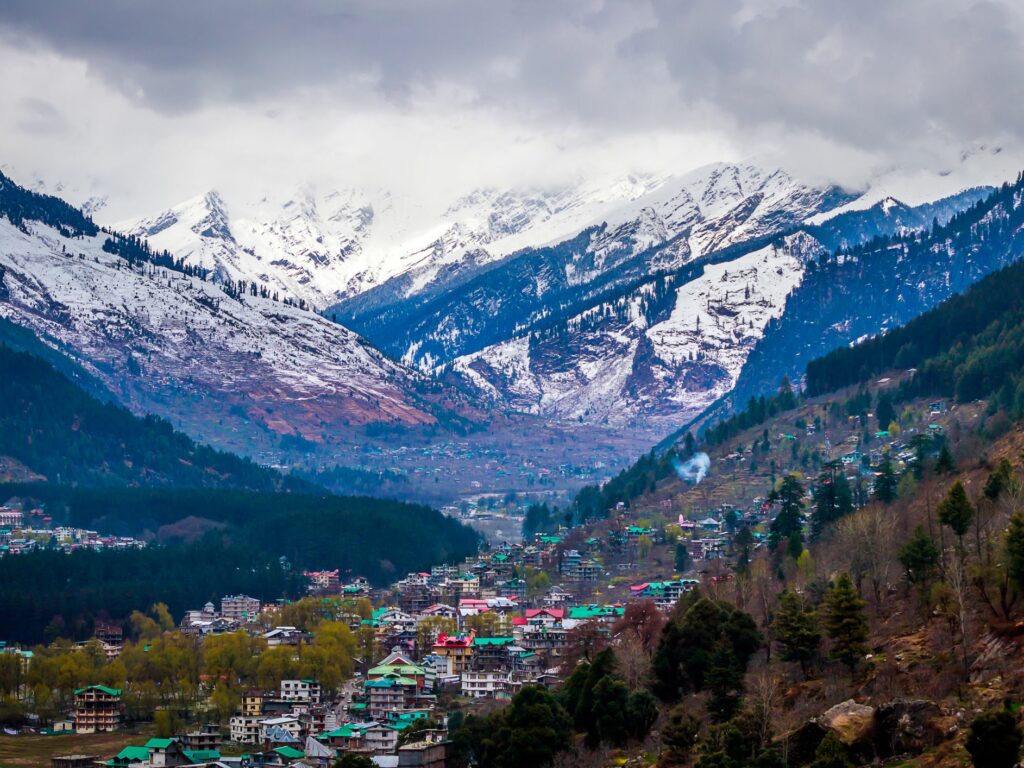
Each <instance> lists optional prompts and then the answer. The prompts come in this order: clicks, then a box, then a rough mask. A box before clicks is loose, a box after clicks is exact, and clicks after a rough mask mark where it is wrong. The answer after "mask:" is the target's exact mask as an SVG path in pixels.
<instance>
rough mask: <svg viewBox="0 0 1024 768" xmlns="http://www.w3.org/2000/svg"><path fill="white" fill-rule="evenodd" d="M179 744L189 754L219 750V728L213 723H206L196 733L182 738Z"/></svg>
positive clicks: (193, 732)
mask: <svg viewBox="0 0 1024 768" xmlns="http://www.w3.org/2000/svg"><path fill="white" fill-rule="evenodd" d="M181 743H182V746H184V747H185V749H186V750H188V751H189V752H193V751H199V752H205V751H209V750H216V749H220V728H219V727H218V726H217V725H216V724H214V723H206V724H204V725H201V726H200V727H199V730H198V731H191V732H190V733H186V734H185V735H184V736H182V738H181Z"/></svg>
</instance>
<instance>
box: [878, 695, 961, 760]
mask: <svg viewBox="0 0 1024 768" xmlns="http://www.w3.org/2000/svg"><path fill="white" fill-rule="evenodd" d="M949 728H950V726H949V724H948V723H947V722H945V719H944V716H943V713H942V710H941V709H940V708H939V705H938V704H936V703H935V702H934V701H928V700H927V699H912V700H897V701H891V702H889V703H888V704H882V705H880V706H879V707H878V711H877V712H876V713H875V752H876V754H877V755H878V756H879V757H881V758H883V759H885V758H889V757H893V756H895V755H905V754H920V753H921V752H924V751H925V750H926V749H929V748H930V747H934V746H935V745H936V744H938V743H939V742H940V741H943V740H944V739H945V738H946V736H947V732H948V731H949Z"/></svg>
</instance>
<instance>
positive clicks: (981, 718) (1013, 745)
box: [965, 709, 1022, 768]
mask: <svg viewBox="0 0 1024 768" xmlns="http://www.w3.org/2000/svg"><path fill="white" fill-rule="evenodd" d="M1021 737H1022V735H1021V729H1020V726H1019V725H1017V719H1016V718H1015V717H1014V716H1013V714H1012V713H1011V712H1009V711H1008V710H1006V709H999V710H993V711H991V712H985V713H984V714H981V715H978V717H976V718H975V719H974V722H972V723H971V726H970V729H969V730H968V732H967V742H966V744H965V746H966V747H967V753H968V754H969V755H970V756H971V762H972V763H973V764H974V765H975V768H1013V766H1015V765H1017V761H1018V759H1019V757H1020V745H1021Z"/></svg>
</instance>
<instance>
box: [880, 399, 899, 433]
mask: <svg viewBox="0 0 1024 768" xmlns="http://www.w3.org/2000/svg"><path fill="white" fill-rule="evenodd" d="M875 418H877V419H878V428H879V429H888V428H889V423H890V422H893V421H895V420H896V409H895V408H893V405H892V396H891V395H890V394H889V393H888V392H882V393H880V394H879V395H878V403H877V404H876V405H875Z"/></svg>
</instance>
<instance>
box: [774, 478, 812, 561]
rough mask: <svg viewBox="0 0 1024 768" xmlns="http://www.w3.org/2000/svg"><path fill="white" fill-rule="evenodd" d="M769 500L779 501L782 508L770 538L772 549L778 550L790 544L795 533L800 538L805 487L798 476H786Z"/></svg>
mask: <svg viewBox="0 0 1024 768" xmlns="http://www.w3.org/2000/svg"><path fill="white" fill-rule="evenodd" d="M769 498H770V499H771V500H772V501H778V502H779V504H780V507H781V508H780V509H779V514H778V516H777V517H776V518H775V519H774V520H772V523H771V526H770V527H769V537H768V540H769V543H770V544H771V546H772V549H778V547H779V545H780V544H782V543H783V542H789V540H790V538H791V537H792V535H793V534H794V533H796V534H797V535H798V536H799V535H800V534H801V528H802V525H803V509H804V487H803V485H802V484H801V483H800V480H799V479H798V478H797V476H796V475H786V476H785V477H784V478H783V479H782V484H781V485H780V486H779V487H778V488H777V489H775V490H773V491H772V493H771V495H770V496H769ZM801 540H802V539H801ZM797 554H799V553H797Z"/></svg>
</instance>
